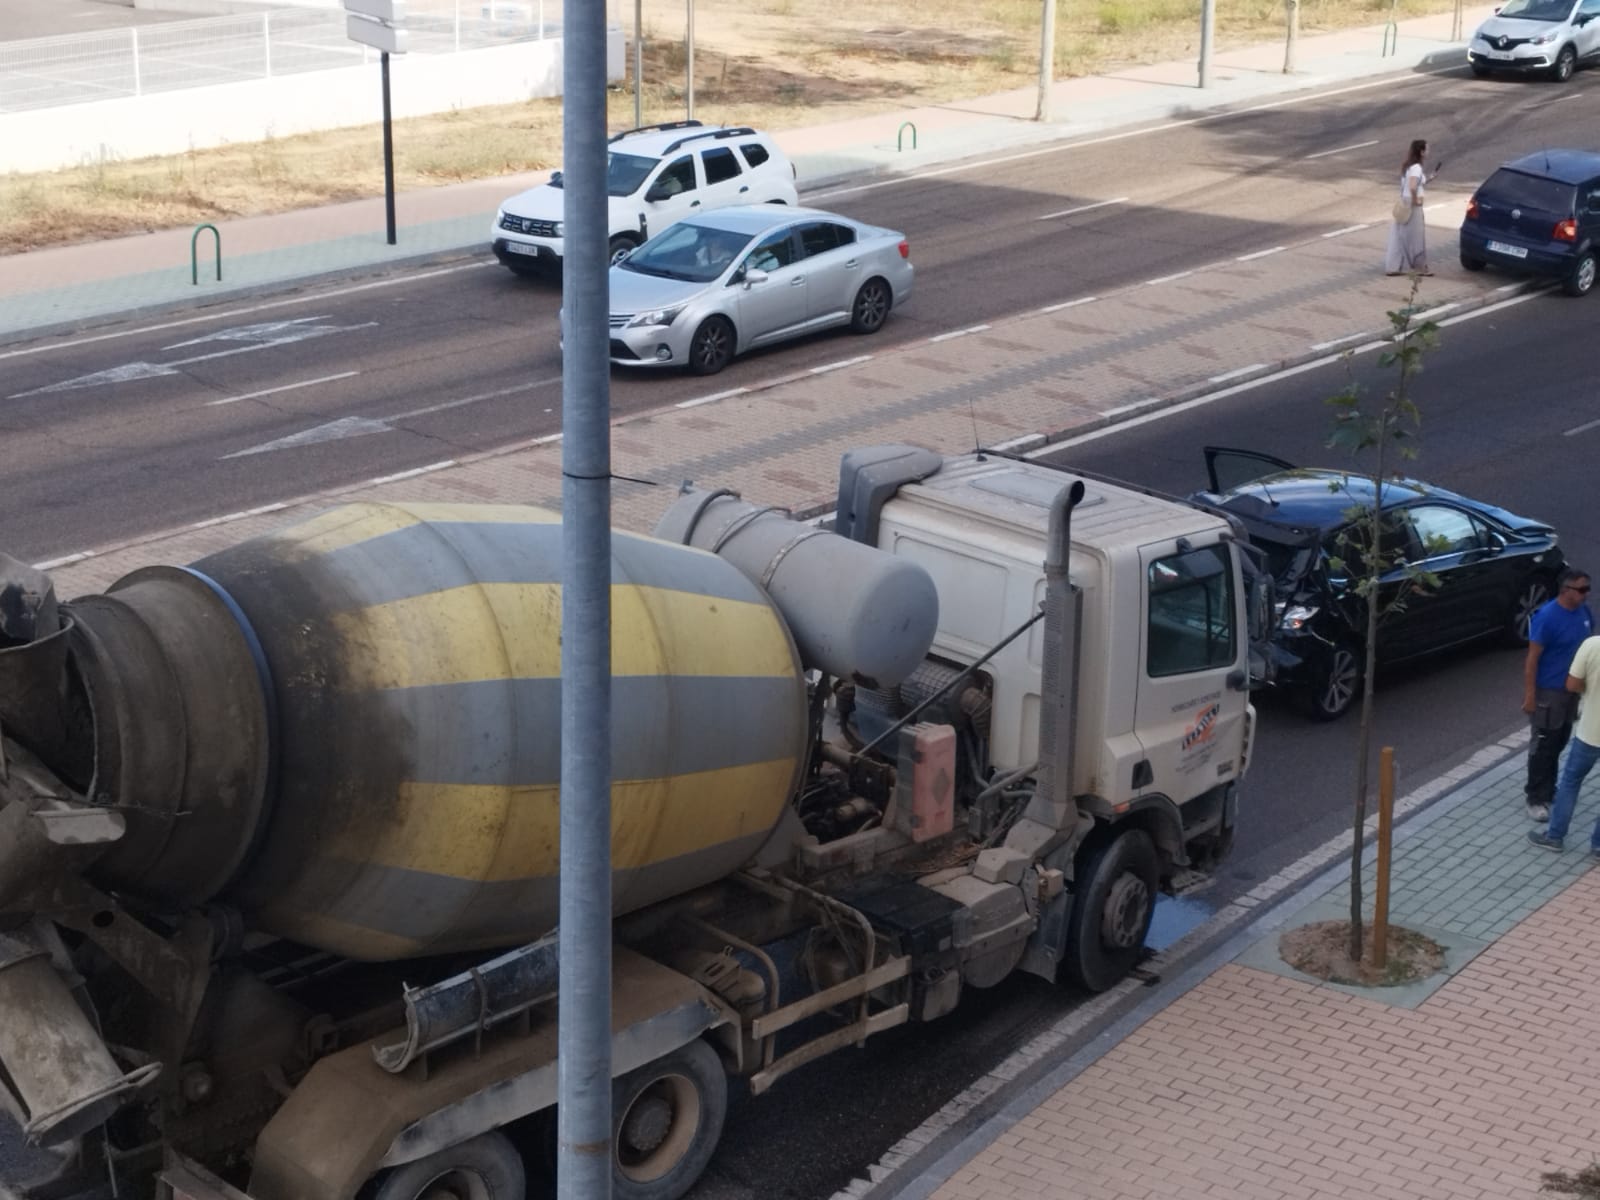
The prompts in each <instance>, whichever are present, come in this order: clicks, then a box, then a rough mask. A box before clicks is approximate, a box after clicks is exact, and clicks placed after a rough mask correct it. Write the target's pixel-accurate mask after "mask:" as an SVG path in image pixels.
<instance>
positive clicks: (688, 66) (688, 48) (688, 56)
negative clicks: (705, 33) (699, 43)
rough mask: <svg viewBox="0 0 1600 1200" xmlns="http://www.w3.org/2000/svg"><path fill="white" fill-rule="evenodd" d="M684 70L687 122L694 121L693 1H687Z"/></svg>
mask: <svg viewBox="0 0 1600 1200" xmlns="http://www.w3.org/2000/svg"><path fill="white" fill-rule="evenodd" d="M683 44H684V60H685V65H684V70H685V71H686V72H687V74H688V77H689V78H688V86H687V87H686V88H685V89H684V95H685V96H686V97H687V98H688V102H689V111H688V112H687V113H686V114H685V115H686V116H687V117H688V119H689V120H691V121H692V120H694V0H689V31H688V36H687V37H685V38H684V42H683Z"/></svg>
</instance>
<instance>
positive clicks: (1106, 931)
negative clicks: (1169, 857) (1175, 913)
mask: <svg viewBox="0 0 1600 1200" xmlns="http://www.w3.org/2000/svg"><path fill="white" fill-rule="evenodd" d="M1078 882H1079V884H1080V885H1081V886H1078V887H1077V888H1076V889H1075V891H1074V894H1073V897H1072V919H1071V922H1070V923H1069V925H1068V927H1067V945H1066V952H1065V953H1064V954H1063V955H1062V958H1061V968H1062V972H1063V974H1064V975H1065V977H1066V979H1067V980H1068V982H1070V983H1073V984H1075V985H1076V986H1078V987H1081V988H1083V989H1084V990H1085V991H1088V992H1104V991H1106V990H1108V989H1110V988H1113V987H1115V986H1116V985H1117V984H1118V983H1119V982H1121V980H1122V979H1123V978H1124V977H1126V976H1127V974H1128V972H1129V971H1131V970H1133V967H1134V964H1135V963H1137V962H1138V961H1139V957H1140V955H1142V954H1143V953H1144V939H1145V935H1146V934H1148V933H1149V932H1150V918H1151V917H1152V916H1153V915H1154V914H1155V909H1156V890H1157V888H1159V887H1160V884H1161V862H1160V859H1159V858H1157V857H1156V848H1155V845H1154V843H1152V842H1151V841H1150V835H1149V834H1147V833H1145V832H1144V831H1143V830H1142V829H1129V830H1127V831H1126V832H1124V833H1121V834H1119V835H1118V836H1117V837H1115V838H1113V839H1112V840H1110V841H1108V842H1105V843H1104V844H1102V845H1101V846H1100V848H1099V849H1098V850H1095V851H1092V852H1091V853H1090V854H1089V855H1088V858H1087V861H1086V862H1085V863H1084V864H1083V865H1082V866H1081V867H1080V869H1079V873H1078Z"/></svg>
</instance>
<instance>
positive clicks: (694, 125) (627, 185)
mask: <svg viewBox="0 0 1600 1200" xmlns="http://www.w3.org/2000/svg"><path fill="white" fill-rule="evenodd" d="M794 181H795V169H794V164H793V163H791V162H790V161H789V160H788V159H787V158H785V157H784V155H783V151H781V150H779V149H778V147H777V146H776V145H774V144H773V142H772V139H771V138H769V137H768V136H767V135H766V134H764V133H757V132H756V131H755V130H754V129H751V128H750V127H749V126H746V125H738V126H722V125H705V124H702V123H701V122H699V121H672V122H669V123H667V124H664V125H649V126H646V127H644V128H642V129H633V130H629V131H628V132H626V133H619V134H617V135H616V136H615V137H613V138H611V139H610V152H609V154H608V155H607V156H606V192H607V194H608V195H609V197H610V201H609V208H610V216H611V228H610V236H611V261H612V262H617V261H618V260H619V259H621V258H622V256H623V255H625V254H627V253H628V251H630V250H632V249H634V248H635V247H636V246H639V245H642V244H643V243H644V242H645V241H646V240H648V239H649V238H652V237H654V236H655V235H656V234H658V233H660V232H662V231H663V230H665V229H669V228H670V227H671V226H672V225H674V224H675V223H676V222H678V221H681V220H683V218H685V217H688V216H693V215H694V214H696V213H702V212H709V211H711V210H713V209H719V208H727V207H729V206H732V205H736V204H787V205H790V206H793V205H795V204H798V203H799V196H798V194H797V193H796V191H795V186H794ZM561 202H562V190H561V172H560V171H557V172H556V173H555V174H554V175H552V176H551V177H550V182H549V183H545V184H540V185H539V186H538V187H536V188H529V189H528V190H527V191H525V192H520V193H518V194H517V195H515V196H513V197H511V199H509V200H507V201H506V202H505V203H504V204H502V205H501V206H500V211H499V212H497V213H495V217H494V225H493V226H492V227H491V228H490V231H489V236H490V239H491V245H492V248H493V250H494V254H495V257H496V258H498V259H499V260H500V261H501V262H502V263H504V264H505V265H506V266H507V267H509V268H511V270H513V271H515V272H517V273H518V274H522V275H531V274H535V273H538V272H539V271H540V270H541V269H544V268H550V267H558V266H560V264H561V253H562V228H561V217H562V212H561Z"/></svg>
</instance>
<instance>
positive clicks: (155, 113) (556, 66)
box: [0, 27, 623, 171]
mask: <svg viewBox="0 0 1600 1200" xmlns="http://www.w3.org/2000/svg"><path fill="white" fill-rule="evenodd" d="M622 77H623V35H622V31H621V30H620V29H618V28H615V27H613V28H610V29H608V30H607V31H606V78H607V79H608V80H611V81H613V82H615V81H617V80H620V79H621V78H622ZM389 81H390V85H389V90H390V102H391V105H392V110H393V113H394V116H395V117H397V118H398V117H416V116H425V115H427V114H429V113H437V112H449V111H450V110H452V109H457V108H475V107H478V106H480V105H486V104H512V103H516V102H518V101H522V100H534V99H539V98H542V97H546V96H559V95H560V94H561V39H560V38H549V39H546V40H545V41H535V42H518V43H516V44H514V45H510V46H495V47H493V48H490V49H487V50H464V51H461V52H460V53H457V54H443V55H432V54H430V55H399V56H396V57H393V58H391V59H390V60H389ZM382 119H383V97H382V90H381V87H380V84H379V73H378V56H377V53H376V51H374V52H373V54H372V59H371V61H370V62H369V63H367V64H366V65H365V66H354V67H347V68H338V69H335V70H330V71H314V72H306V73H304V74H298V75H285V76H282V77H280V78H273V79H253V80H245V81H243V82H240V83H227V84H219V85H216V86H213V87H197V88H185V89H183V90H181V91H174V92H157V93H155V94H147V95H143V96H133V97H128V98H126V99H122V100H100V101H94V102H92V103H89V104H71V105H67V106H65V107H62V108H49V109H37V110H33V111H29V112H19V113H0V171H51V170H56V169H58V168H61V167H71V166H77V165H79V164H82V163H92V162H98V161H101V160H102V159H108V160H116V159H130V158H143V157H146V156H148V155H153V154H181V153H184V152H185V151H187V150H189V149H191V148H193V149H205V148H207V147H211V146H220V145H224V144H226V143H230V142H258V141H263V140H265V139H266V138H269V137H285V136H287V135H289V134H293V133H310V132H313V131H316V130H321V129H337V128H340V127H342V126H346V125H365V124H369V123H373V122H377V121H381V120H382Z"/></svg>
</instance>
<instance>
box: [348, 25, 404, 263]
mask: <svg viewBox="0 0 1600 1200" xmlns="http://www.w3.org/2000/svg"><path fill="white" fill-rule="evenodd" d="M344 11H345V18H344V32H345V36H346V37H348V38H349V39H350V40H351V41H352V42H360V43H361V44H362V45H364V46H371V47H372V48H373V49H374V50H377V51H378V52H379V57H378V63H379V66H380V69H381V72H382V75H383V213H384V223H385V230H386V234H387V236H388V239H389V245H391V246H392V245H394V243H395V230H394V132H393V122H392V120H391V117H390V106H389V55H391V54H404V53H405V52H406V48H407V46H406V43H407V41H408V40H409V36H410V35H409V34H407V32H406V30H405V28H404V22H405V19H406V0H344Z"/></svg>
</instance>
